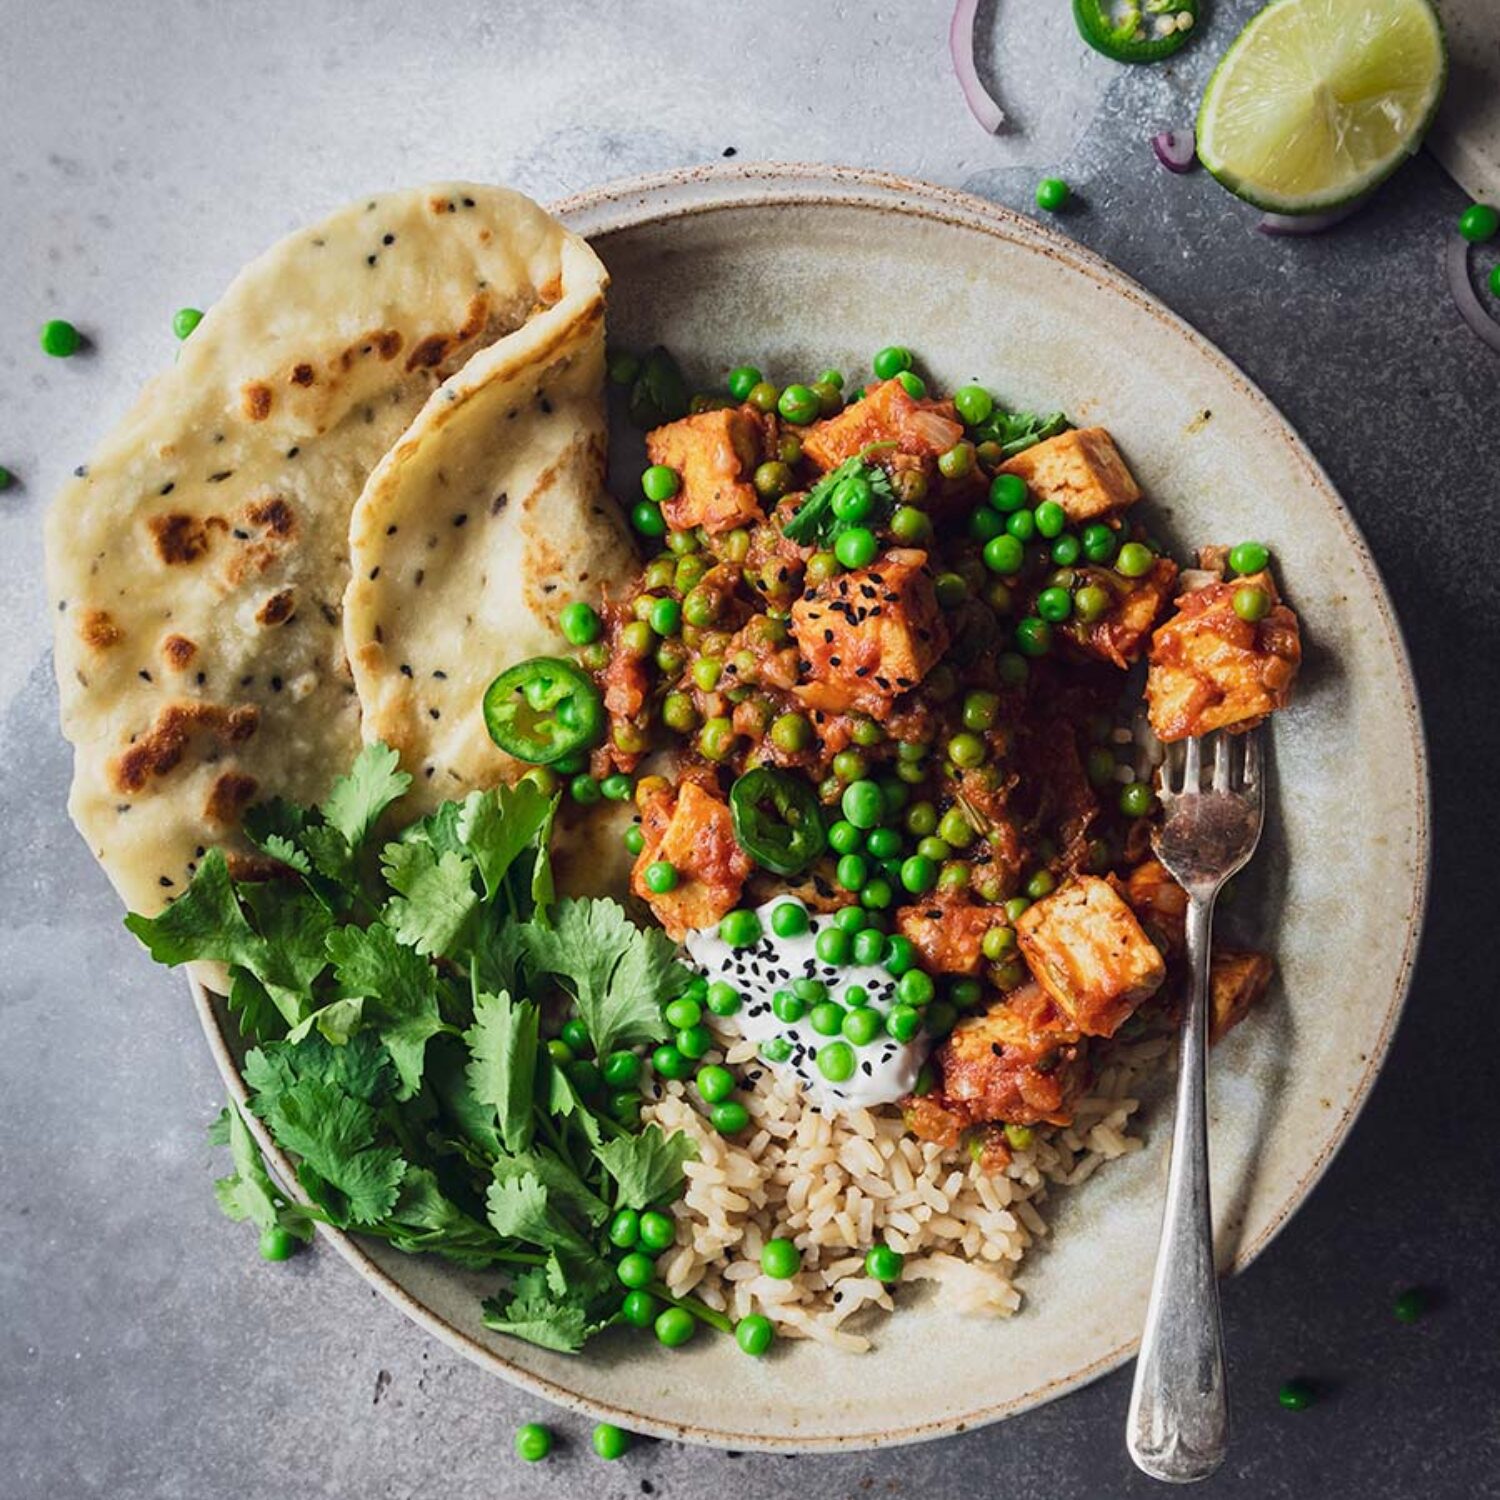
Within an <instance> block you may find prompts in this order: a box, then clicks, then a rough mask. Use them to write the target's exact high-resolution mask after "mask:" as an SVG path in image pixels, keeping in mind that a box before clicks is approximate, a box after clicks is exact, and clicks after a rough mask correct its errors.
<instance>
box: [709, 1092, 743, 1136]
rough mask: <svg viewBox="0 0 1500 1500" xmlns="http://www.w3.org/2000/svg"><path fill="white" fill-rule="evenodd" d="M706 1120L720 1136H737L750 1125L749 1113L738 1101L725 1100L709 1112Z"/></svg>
mask: <svg viewBox="0 0 1500 1500" xmlns="http://www.w3.org/2000/svg"><path fill="white" fill-rule="evenodd" d="M708 1119H709V1123H710V1124H711V1125H712V1126H713V1128H714V1129H715V1130H717V1131H718V1132H719V1134H720V1135H737V1134H738V1133H739V1132H740V1131H742V1130H743V1129H744V1128H745V1127H746V1126H747V1125H748V1124H749V1123H750V1111H749V1110H748V1109H746V1108H745V1106H744V1105H743V1104H741V1103H740V1102H739V1100H738V1099H725V1100H724V1101H723V1103H721V1104H716V1105H714V1107H713V1108H712V1109H711V1110H709V1112H708Z"/></svg>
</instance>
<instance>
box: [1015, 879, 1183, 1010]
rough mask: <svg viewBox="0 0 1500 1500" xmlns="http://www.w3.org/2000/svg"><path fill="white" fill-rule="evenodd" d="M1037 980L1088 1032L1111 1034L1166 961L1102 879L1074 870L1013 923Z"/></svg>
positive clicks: (1149, 990)
mask: <svg viewBox="0 0 1500 1500" xmlns="http://www.w3.org/2000/svg"><path fill="white" fill-rule="evenodd" d="M1016 937H1017V938H1018V939H1019V941H1020V945H1021V952H1022V954H1023V956H1024V957H1025V959H1026V962H1027V964H1028V965H1029V966H1030V968H1031V972H1032V973H1033V974H1034V975H1035V976H1036V979H1037V982H1038V983H1039V984H1040V985H1041V986H1042V988H1043V989H1044V990H1046V992H1047V993H1048V994H1049V995H1050V996H1051V997H1052V999H1053V1000H1054V1001H1055V1002H1056V1003H1057V1006H1058V1008H1059V1009H1060V1010H1061V1011H1062V1012H1063V1014H1064V1015H1066V1016H1067V1017H1068V1019H1069V1021H1070V1022H1071V1023H1072V1024H1073V1025H1074V1026H1076V1027H1077V1028H1078V1030H1079V1031H1081V1032H1084V1033H1085V1034H1087V1035H1089V1036H1113V1035H1114V1034H1115V1032H1116V1031H1118V1030H1119V1028H1120V1026H1121V1025H1122V1024H1123V1023H1124V1022H1125V1020H1126V1019H1127V1018H1128V1017H1129V1016H1130V1015H1131V1014H1132V1013H1133V1012H1134V1011H1135V1009H1136V1007H1137V1006H1139V1005H1140V1004H1141V1002H1142V1001H1144V1000H1149V999H1150V998H1151V996H1152V995H1154V994H1155V993H1156V992H1157V990H1158V989H1160V988H1161V983H1162V980H1163V979H1165V978H1166V973H1167V966H1166V963H1165V961H1164V960H1163V958H1162V956H1161V954H1160V953H1159V952H1158V951H1157V948H1156V946H1155V944H1153V943H1152V941H1151V939H1150V938H1148V937H1147V936H1146V934H1145V933H1144V932H1143V931H1142V930H1141V924H1140V923H1139V922H1138V921H1136V918H1135V913H1134V912H1133V911H1131V909H1130V907H1129V906H1127V905H1126V903H1125V902H1124V901H1123V900H1122V899H1121V898H1120V896H1119V895H1118V893H1117V892H1116V891H1115V889H1114V887H1113V886H1112V885H1110V883H1109V882H1108V881H1107V880H1101V879H1099V878H1098V877H1097V876H1094V875H1080V876H1079V877H1078V878H1077V879H1075V880H1072V881H1069V883H1068V884H1067V885H1065V886H1062V887H1060V888H1059V889H1058V890H1056V891H1054V892H1053V893H1052V895H1050V896H1046V897H1044V898H1043V899H1042V900H1040V901H1038V902H1037V903H1036V904H1035V905H1034V906H1031V907H1028V908H1027V910H1026V911H1025V912H1024V913H1023V914H1022V915H1021V917H1020V919H1019V920H1018V921H1017V922H1016Z"/></svg>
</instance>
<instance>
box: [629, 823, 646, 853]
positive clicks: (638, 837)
mask: <svg viewBox="0 0 1500 1500" xmlns="http://www.w3.org/2000/svg"><path fill="white" fill-rule="evenodd" d="M624 842H625V848H626V851H627V852H628V853H630V854H639V853H640V852H641V850H642V849H644V848H645V847H646V834H645V831H644V830H643V829H642V828H641V825H640V824H639V823H632V824H631V825H630V827H629V828H627V829H626V830H625V837H624Z"/></svg>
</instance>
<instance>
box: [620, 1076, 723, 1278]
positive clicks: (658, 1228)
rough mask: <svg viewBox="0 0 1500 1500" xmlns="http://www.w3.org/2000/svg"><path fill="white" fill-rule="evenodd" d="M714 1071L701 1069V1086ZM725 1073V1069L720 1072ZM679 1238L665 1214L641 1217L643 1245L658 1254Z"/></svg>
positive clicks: (652, 1213) (646, 1213) (654, 1213)
mask: <svg viewBox="0 0 1500 1500" xmlns="http://www.w3.org/2000/svg"><path fill="white" fill-rule="evenodd" d="M710 1071H712V1070H711V1069H709V1068H703V1069H700V1071H699V1073H698V1079H699V1082H700V1084H701V1082H702V1079H703V1074H704V1073H707V1072H710ZM720 1071H721V1072H722V1071H725V1070H723V1069H721V1070H720ZM729 1085H730V1087H731V1088H733V1087H734V1079H733V1078H731V1079H730V1080H729ZM676 1238H677V1226H676V1225H675V1224H674V1223H673V1222H672V1220H671V1219H670V1218H669V1217H668V1216H667V1215H666V1214H664V1213H658V1212H657V1211H656V1210H655V1209H647V1210H646V1212H645V1213H643V1214H642V1215H641V1244H642V1246H643V1247H644V1248H645V1249H647V1250H650V1251H653V1252H654V1253H656V1254H658V1255H659V1254H661V1252H662V1251H663V1250H665V1249H667V1247H668V1246H669V1245H671V1244H672V1243H673V1242H674V1241H675V1240H676Z"/></svg>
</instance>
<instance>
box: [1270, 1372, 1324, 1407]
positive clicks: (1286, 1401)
mask: <svg viewBox="0 0 1500 1500" xmlns="http://www.w3.org/2000/svg"><path fill="white" fill-rule="evenodd" d="M1276 1399H1277V1400H1278V1401H1279V1402H1280V1403H1281V1404H1282V1406H1284V1407H1285V1408H1286V1410H1287V1411H1306V1410H1307V1408H1308V1407H1309V1406H1311V1405H1312V1404H1313V1402H1314V1400H1316V1399H1317V1397H1316V1392H1315V1391H1314V1390H1313V1388H1312V1386H1311V1385H1310V1384H1308V1382H1307V1381H1305V1380H1284V1381H1282V1383H1281V1389H1280V1390H1279V1391H1277V1393H1276Z"/></svg>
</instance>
